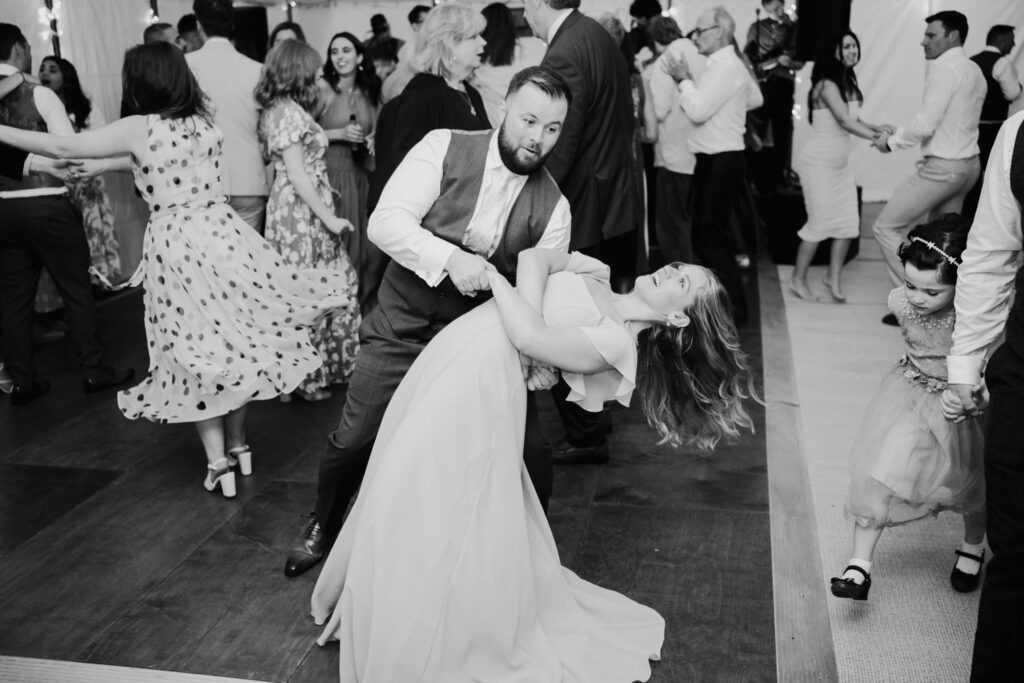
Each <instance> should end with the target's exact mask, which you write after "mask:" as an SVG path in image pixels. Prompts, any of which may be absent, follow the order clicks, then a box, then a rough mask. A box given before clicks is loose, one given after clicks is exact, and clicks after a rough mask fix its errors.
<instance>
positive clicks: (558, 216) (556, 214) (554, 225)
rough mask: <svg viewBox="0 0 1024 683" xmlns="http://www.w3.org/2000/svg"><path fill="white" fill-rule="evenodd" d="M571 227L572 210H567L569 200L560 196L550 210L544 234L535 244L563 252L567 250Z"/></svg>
mask: <svg viewBox="0 0 1024 683" xmlns="http://www.w3.org/2000/svg"><path fill="white" fill-rule="evenodd" d="M571 228H572V212H571V211H570V210H569V200H568V199H566V198H565V197H560V198H559V200H558V203H557V204H556V205H555V210H554V211H552V212H551V218H549V219H548V225H547V227H546V228H544V234H543V235H541V236H540V240H539V241H538V242H537V246H538V247H540V248H542V249H554V250H555V251H560V252H562V253H563V254H564V253H567V252H568V251H569V235H570V231H571Z"/></svg>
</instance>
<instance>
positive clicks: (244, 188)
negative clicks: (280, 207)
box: [185, 0, 268, 235]
mask: <svg viewBox="0 0 1024 683" xmlns="http://www.w3.org/2000/svg"><path fill="white" fill-rule="evenodd" d="M192 11H193V12H195V14H196V20H197V21H198V22H199V29H200V31H201V32H202V34H203V36H204V38H205V39H206V42H205V43H204V44H203V46H202V47H201V48H199V49H198V50H196V51H194V52H189V53H187V54H186V55H185V61H186V62H188V66H189V68H190V69H192V73H194V74H195V76H196V80H197V81H199V87H200V88H202V89H203V92H205V93H206V95H207V97H209V98H210V101H211V102H213V122H214V123H215V124H216V125H217V127H218V128H220V130H221V132H222V133H224V164H223V165H222V166H221V180H222V181H223V183H224V187H226V188H227V190H228V204H230V205H231V208H233V209H234V210H235V212H236V213H238V215H239V216H241V217H242V220H244V221H245V222H246V223H248V224H249V225H250V226H252V229H253V230H255V231H256V232H258V233H259V234H261V235H262V234H263V223H264V220H265V219H266V215H267V194H268V192H267V174H266V171H265V170H264V165H263V155H262V153H261V152H260V142H259V138H258V137H257V133H256V126H257V123H258V122H259V113H258V112H257V109H256V100H255V99H254V98H253V90H255V89H256V83H257V82H258V81H259V79H260V69H261V68H262V66H261V65H260V63H259V62H256V61H254V60H252V59H249V58H248V57H246V56H245V55H242V54H240V53H239V52H238V51H237V50H236V49H235V46H234V45H232V44H231V42H230V41H229V40H228V37H229V36H230V35H231V33H232V32H233V31H234V29H235V10H234V9H233V8H232V7H231V0H195V2H194V3H192Z"/></svg>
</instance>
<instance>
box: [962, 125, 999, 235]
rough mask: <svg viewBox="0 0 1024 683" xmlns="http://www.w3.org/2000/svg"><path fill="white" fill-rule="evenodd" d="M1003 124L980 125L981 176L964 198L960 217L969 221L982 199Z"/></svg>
mask: <svg viewBox="0 0 1024 683" xmlns="http://www.w3.org/2000/svg"><path fill="white" fill-rule="evenodd" d="M1002 125H1003V124H1002V123H979V124H978V161H980V162H981V175H980V176H978V182H976V183H975V184H974V187H973V188H971V191H970V192H968V193H967V196H966V197H964V208H963V209H961V211H960V215H961V216H963V217H964V218H966V219H967V220H968V221H973V220H974V214H975V212H976V211H977V210H978V200H979V199H980V198H981V186H982V185H984V184H985V169H986V168H988V158H989V155H991V154H992V147H993V146H994V145H995V144H996V135H997V134H998V133H999V128H1000V127H1001V126H1002Z"/></svg>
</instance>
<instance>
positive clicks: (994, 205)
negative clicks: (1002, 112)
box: [947, 116, 1024, 386]
mask: <svg viewBox="0 0 1024 683" xmlns="http://www.w3.org/2000/svg"><path fill="white" fill-rule="evenodd" d="M1022 120H1024V118H1022V116H1016V117H1014V118H1012V119H1010V121H1009V122H1008V125H1004V126H1003V127H1002V128H1001V129H1000V131H999V135H998V136H997V137H996V141H995V144H994V145H993V147H992V156H991V157H990V158H989V162H988V168H987V169H986V171H985V182H984V185H983V186H982V191H981V198H980V200H979V202H978V212H977V214H976V216H975V219H974V224H973V225H972V226H971V231H970V234H969V235H968V237H967V249H965V250H964V253H963V255H962V256H961V261H962V265H961V266H960V268H959V272H958V275H957V285H956V298H955V306H956V326H955V328H954V330H953V347H952V349H951V351H950V354H949V356H948V358H947V367H948V370H949V382H950V383H951V384H970V385H972V386H973V385H977V384H978V383H979V382H980V379H981V372H982V369H983V367H984V364H985V358H986V355H987V353H988V352H989V351H990V350H991V349H992V348H993V345H994V344H995V342H996V341H998V339H999V338H1000V336H1001V335H1002V332H1003V328H1004V326H1005V324H1006V317H1007V314H1008V313H1009V309H1010V302H1011V299H1012V296H1013V286H1014V278H1015V276H1016V275H1017V268H1018V258H1019V257H1020V254H1021V216H1020V208H1019V207H1018V206H1017V202H1016V200H1015V199H1014V197H1013V192H1012V191H1011V189H1010V161H1011V160H1012V157H1013V146H1014V142H1015V140H1016V137H1017V129H1018V128H1019V126H1020V123H1021V121H1022ZM1021 294H1024V293H1020V292H1018V295H1021Z"/></svg>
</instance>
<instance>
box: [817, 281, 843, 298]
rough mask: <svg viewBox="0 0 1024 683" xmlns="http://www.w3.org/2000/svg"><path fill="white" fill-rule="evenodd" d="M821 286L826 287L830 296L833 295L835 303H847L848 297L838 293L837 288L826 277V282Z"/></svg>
mask: <svg viewBox="0 0 1024 683" xmlns="http://www.w3.org/2000/svg"><path fill="white" fill-rule="evenodd" d="M821 284H823V285H825V289H826V290H827V291H828V293H829V294H831V295H832V300H833V301H835V302H836V303H837V304H845V303H846V296H845V295H844V294H839V293H838V292H837V291H836V289H835V287H833V286H832V281H831V280H830V279H828V278H827V277H826V278H825V279H824V280H822V281H821Z"/></svg>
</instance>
